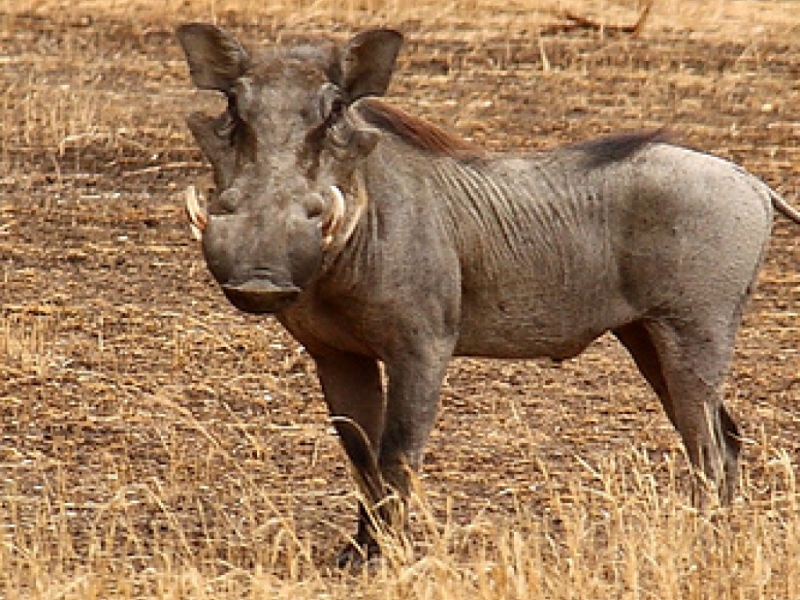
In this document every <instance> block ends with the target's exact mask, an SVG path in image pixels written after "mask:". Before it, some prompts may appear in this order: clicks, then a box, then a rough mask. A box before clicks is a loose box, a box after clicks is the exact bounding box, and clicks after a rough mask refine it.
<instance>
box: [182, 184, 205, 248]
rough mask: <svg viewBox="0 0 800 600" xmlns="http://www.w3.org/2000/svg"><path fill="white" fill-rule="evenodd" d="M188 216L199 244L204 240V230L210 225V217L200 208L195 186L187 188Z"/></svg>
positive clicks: (193, 234)
mask: <svg viewBox="0 0 800 600" xmlns="http://www.w3.org/2000/svg"><path fill="white" fill-rule="evenodd" d="M186 216H187V217H189V226H190V227H191V229H192V237H194V239H195V240H197V241H198V242H199V241H200V240H202V239H203V230H204V229H205V228H206V225H207V224H208V217H207V216H206V213H205V211H204V210H203V209H202V208H201V207H200V202H199V201H198V199H197V190H195V187H194V186H193V185H190V186H189V187H187V188H186Z"/></svg>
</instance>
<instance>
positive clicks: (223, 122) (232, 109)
mask: <svg viewBox="0 0 800 600" xmlns="http://www.w3.org/2000/svg"><path fill="white" fill-rule="evenodd" d="M241 124H242V119H241V117H240V116H239V109H238V108H237V106H236V96H235V95H234V94H228V110H226V111H225V112H224V113H222V115H220V117H219V120H218V121H217V124H216V127H215V128H214V132H215V133H216V134H217V136H218V137H219V138H220V139H226V140H229V141H230V142H231V144H233V143H234V142H235V140H236V134H237V131H238V130H239V128H240V126H241Z"/></svg>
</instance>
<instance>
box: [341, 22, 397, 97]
mask: <svg viewBox="0 0 800 600" xmlns="http://www.w3.org/2000/svg"><path fill="white" fill-rule="evenodd" d="M402 45H403V36H402V34H401V33H400V32H398V31H395V30H393V29H370V30H368V31H362V32H361V33H359V34H356V35H355V36H353V38H351V39H350V41H349V42H347V44H346V45H345V47H344V48H343V49H342V53H341V81H338V82H335V83H338V84H339V87H341V89H342V91H343V92H344V96H345V101H346V102H348V103H350V102H355V101H356V100H358V99H359V98H362V97H364V96H382V95H383V94H384V93H385V92H386V88H388V87H389V82H390V81H391V79H392V72H393V71H394V65H395V61H396V60H397V54H398V53H399V52H400V46H402Z"/></svg>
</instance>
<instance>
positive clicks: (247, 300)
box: [222, 278, 300, 314]
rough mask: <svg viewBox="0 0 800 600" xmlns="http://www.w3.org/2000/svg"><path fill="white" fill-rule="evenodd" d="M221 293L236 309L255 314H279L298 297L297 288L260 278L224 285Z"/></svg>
mask: <svg viewBox="0 0 800 600" xmlns="http://www.w3.org/2000/svg"><path fill="white" fill-rule="evenodd" d="M222 291H223V292H225V296H227V298H228V300H230V301H231V303H232V304H233V305H234V306H235V307H236V308H238V309H239V310H243V311H245V312H249V313H256V314H262V313H275V312H279V311H281V310H283V309H284V308H286V307H287V306H289V305H290V304H291V303H292V302H294V301H295V300H296V299H297V297H298V296H299V295H300V288H298V287H295V286H293V285H286V286H282V285H276V284H275V283H273V282H271V281H269V280H268V279H261V278H254V279H249V280H247V281H245V282H242V283H226V284H223V285H222Z"/></svg>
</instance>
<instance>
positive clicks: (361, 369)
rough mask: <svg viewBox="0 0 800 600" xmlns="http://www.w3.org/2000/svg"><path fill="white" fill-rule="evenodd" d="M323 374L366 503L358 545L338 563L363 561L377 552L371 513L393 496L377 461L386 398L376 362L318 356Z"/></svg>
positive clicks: (351, 356)
mask: <svg viewBox="0 0 800 600" xmlns="http://www.w3.org/2000/svg"><path fill="white" fill-rule="evenodd" d="M315 360H316V365H317V374H318V376H319V380H320V383H321V385H322V391H323V393H324V394H325V400H326V402H327V404H328V409H329V411H330V414H331V419H332V420H333V424H334V426H335V427H336V431H337V433H338V434H339V438H340V440H341V442H342V446H343V447H344V451H345V453H346V454H347V457H348V458H349V460H350V463H351V465H352V467H353V474H354V476H355V478H356V481H357V482H358V485H359V488H360V491H361V495H362V498H363V501H364V502H367V503H369V504H370V508H369V509H368V508H366V507H364V506H363V505H361V506H360V507H359V525H358V532H357V533H356V536H355V538H354V539H353V543H351V544H348V546H347V548H346V549H345V550H344V551H343V552H342V553H341V555H340V557H339V559H338V561H339V563H341V564H342V565H344V564H346V563H353V562H361V561H364V560H366V559H368V558H369V556H370V555H372V554H375V553H377V549H378V548H377V543H376V541H375V535H374V532H373V527H372V520H371V519H370V514H371V510H372V507H375V506H379V505H380V503H381V502H382V501H383V500H384V498H385V497H386V494H387V490H386V485H385V483H384V481H383V478H382V476H381V474H380V471H379V468H378V462H377V456H378V453H379V447H380V440H381V435H382V433H383V425H384V413H385V409H384V398H383V386H382V384H381V378H380V371H379V369H378V363H377V361H376V360H374V359H372V358H368V357H365V356H359V355H355V354H346V353H337V354H333V355H327V356H325V357H315Z"/></svg>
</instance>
